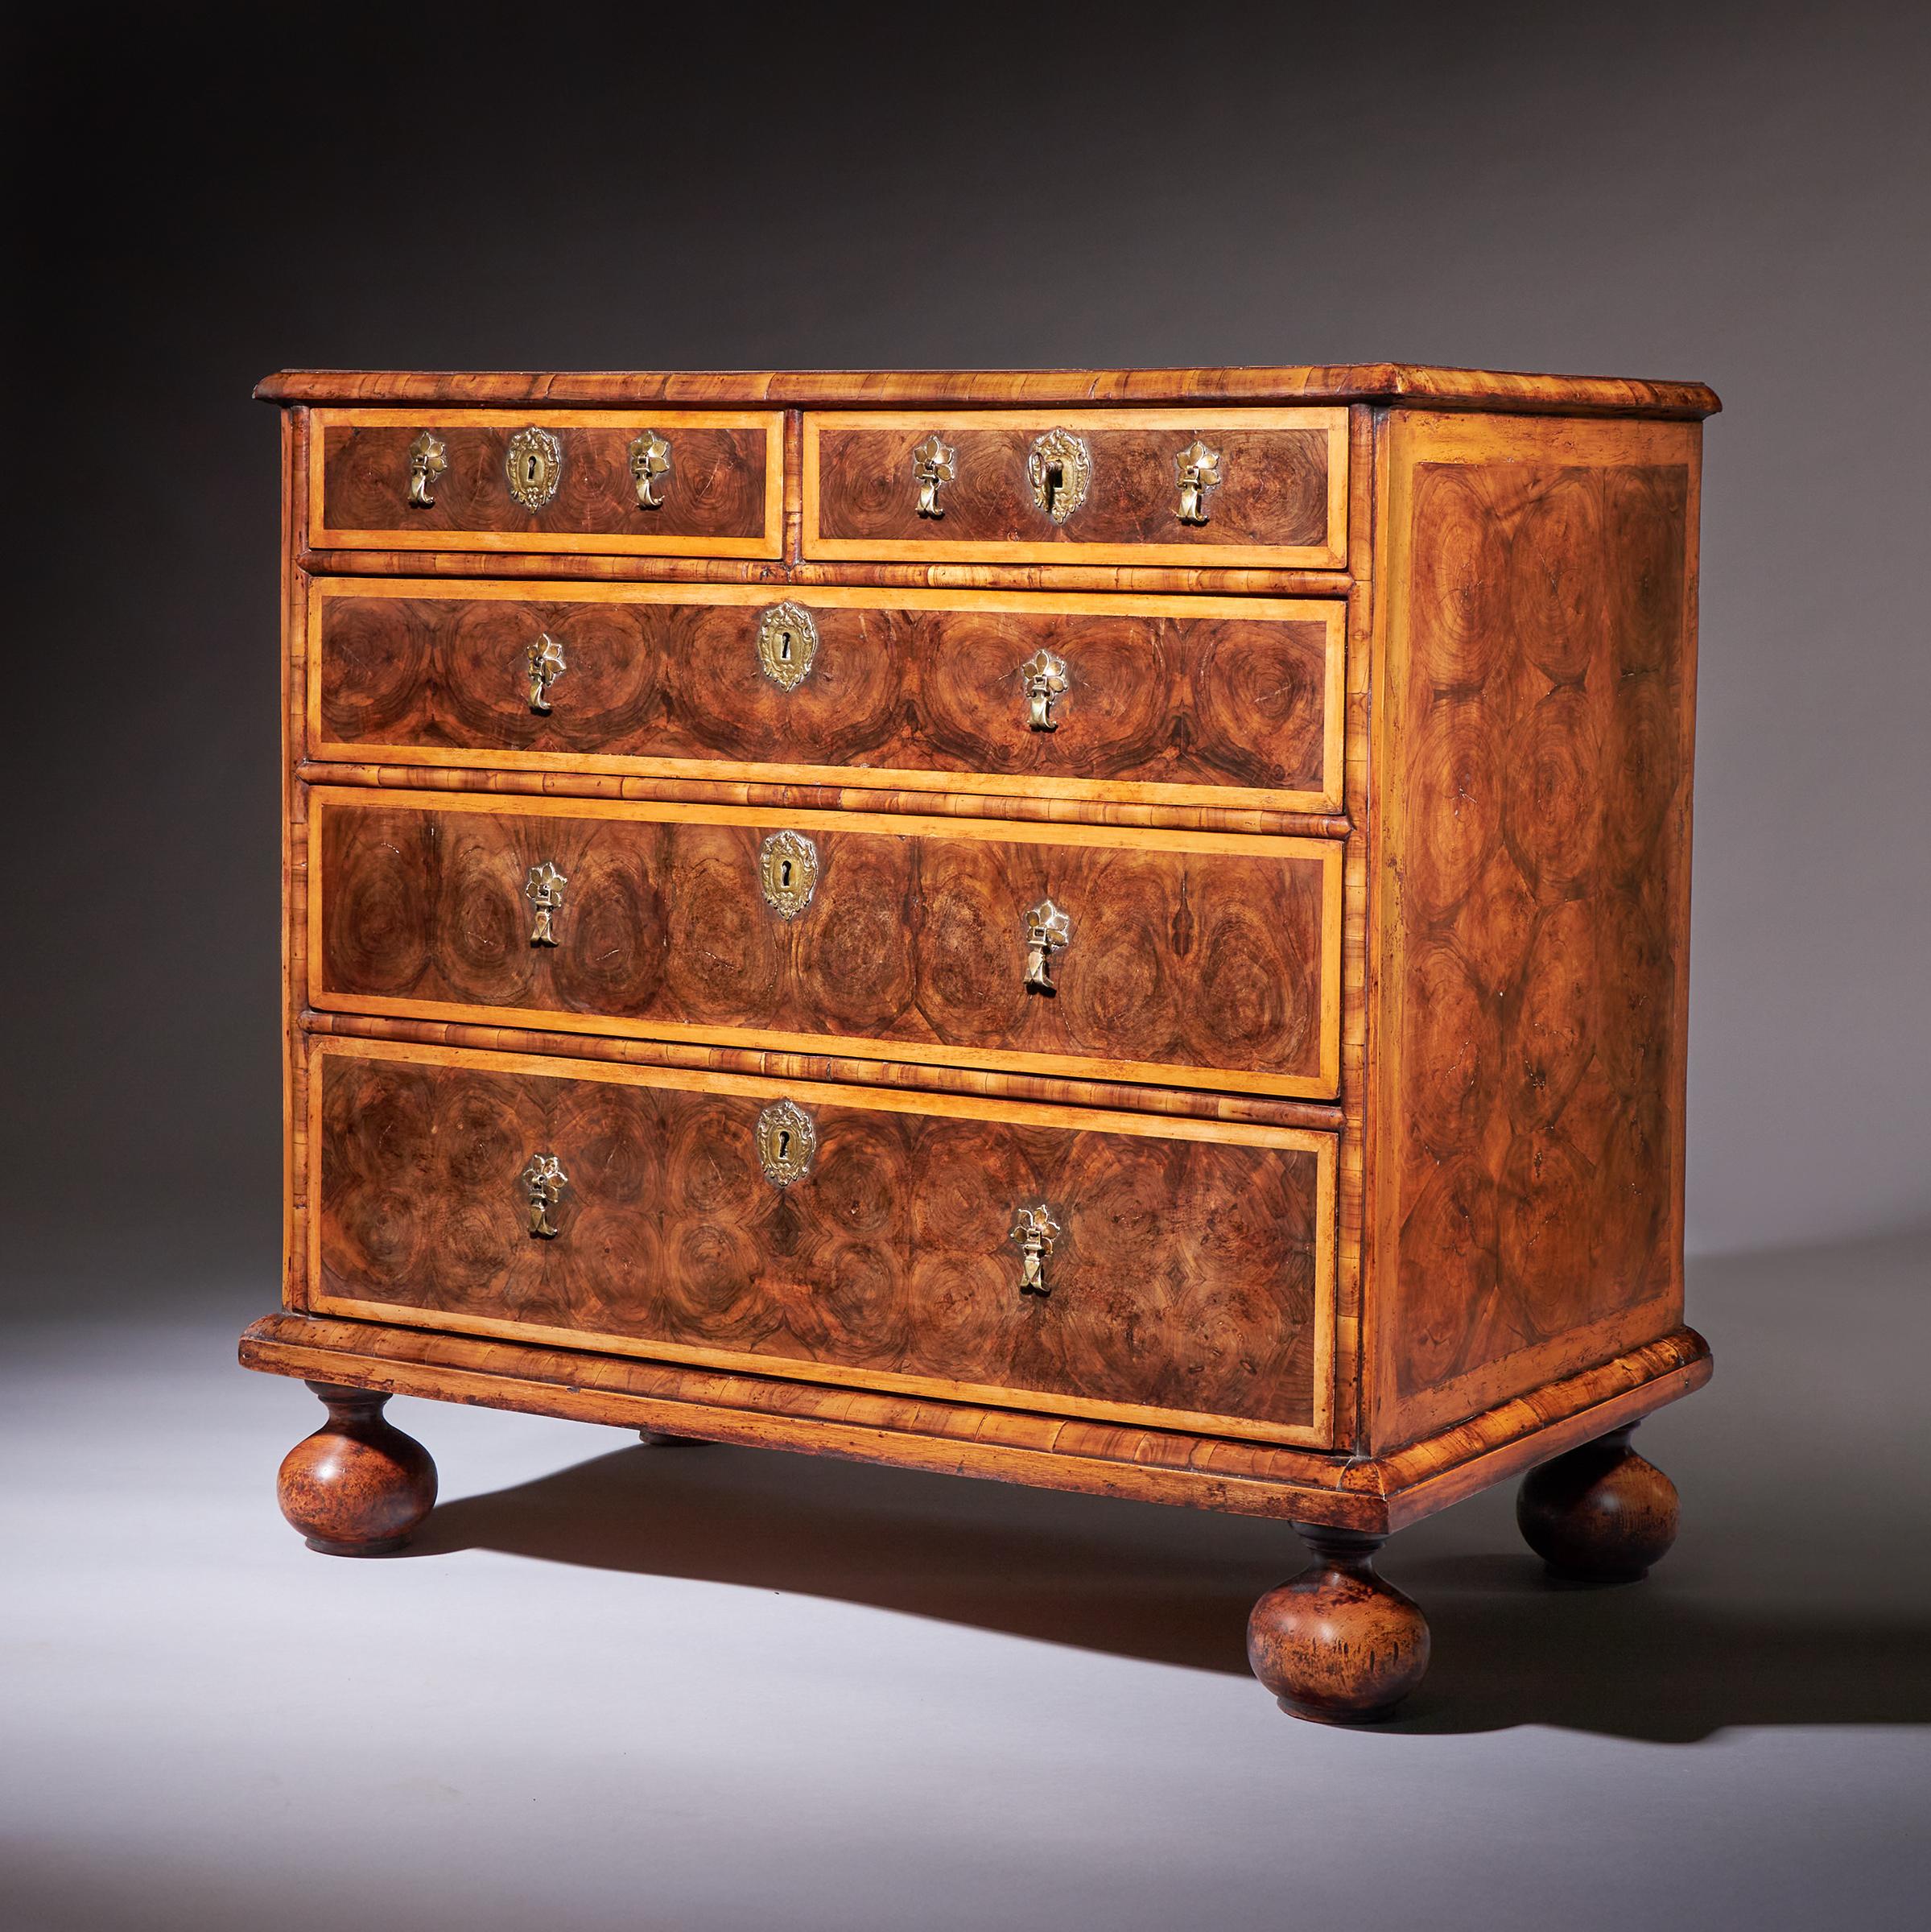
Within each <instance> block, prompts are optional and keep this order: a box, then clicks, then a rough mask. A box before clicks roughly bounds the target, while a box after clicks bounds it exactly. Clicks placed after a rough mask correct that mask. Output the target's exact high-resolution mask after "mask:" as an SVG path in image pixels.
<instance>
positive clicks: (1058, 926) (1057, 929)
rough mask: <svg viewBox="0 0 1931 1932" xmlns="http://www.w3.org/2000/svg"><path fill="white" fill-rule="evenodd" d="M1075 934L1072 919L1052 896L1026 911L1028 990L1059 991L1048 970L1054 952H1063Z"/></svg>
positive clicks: (1026, 978) (1039, 991)
mask: <svg viewBox="0 0 1931 1932" xmlns="http://www.w3.org/2000/svg"><path fill="white" fill-rule="evenodd" d="M1072 937H1073V922H1072V921H1071V919H1069V918H1068V917H1067V915H1066V914H1064V913H1063V912H1062V911H1061V910H1059V908H1058V906H1055V905H1054V903H1053V902H1052V901H1051V900H1050V899H1042V900H1041V901H1040V902H1039V903H1038V905H1037V906H1034V908H1033V910H1031V911H1030V912H1029V913H1028V914H1026V915H1025V984H1026V991H1027V992H1029V993H1057V992H1058V990H1059V989H1058V987H1057V986H1055V985H1054V984H1053V980H1052V975H1051V974H1050V972H1049V971H1048V970H1047V965H1048V962H1049V960H1050V958H1051V956H1052V955H1053V954H1054V953H1056V952H1064V951H1065V950H1066V948H1067V945H1068V944H1069V943H1071V939H1072Z"/></svg>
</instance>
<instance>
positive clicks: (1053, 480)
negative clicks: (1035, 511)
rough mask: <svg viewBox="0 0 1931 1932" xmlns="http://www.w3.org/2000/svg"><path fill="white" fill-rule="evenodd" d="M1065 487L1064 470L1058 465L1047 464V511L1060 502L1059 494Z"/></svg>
mask: <svg viewBox="0 0 1931 1932" xmlns="http://www.w3.org/2000/svg"><path fill="white" fill-rule="evenodd" d="M1065 486H1066V471H1065V469H1064V468H1063V467H1062V465H1061V464H1058V463H1049V464H1047V465H1046V508H1047V509H1049V510H1050V509H1051V508H1052V506H1054V504H1055V503H1057V502H1058V501H1059V493H1060V491H1061V490H1062V489H1063V488H1064V487H1065Z"/></svg>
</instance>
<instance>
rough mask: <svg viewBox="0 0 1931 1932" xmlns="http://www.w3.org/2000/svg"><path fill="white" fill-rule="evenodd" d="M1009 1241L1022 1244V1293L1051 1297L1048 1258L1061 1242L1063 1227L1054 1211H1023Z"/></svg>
mask: <svg viewBox="0 0 1931 1932" xmlns="http://www.w3.org/2000/svg"><path fill="white" fill-rule="evenodd" d="M1006 1238H1007V1240H1009V1241H1017V1242H1018V1244H1019V1253H1020V1257H1021V1258H1020V1263H1019V1292H1020V1293H1021V1294H1051V1293H1052V1292H1053V1286H1052V1283H1051V1282H1049V1281H1048V1280H1047V1279H1046V1257H1047V1256H1048V1255H1050V1253H1052V1252H1053V1244H1054V1242H1055V1241H1058V1239H1059V1224H1058V1222H1057V1221H1056V1220H1054V1219H1053V1211H1052V1209H1051V1208H1048V1207H1046V1206H1045V1205H1043V1204H1042V1205H1041V1206H1039V1207H1037V1208H1021V1209H1020V1210H1019V1212H1018V1215H1017V1218H1016V1219H1015V1220H1014V1221H1013V1232H1011V1233H1010V1234H1009V1236H1007V1237H1006Z"/></svg>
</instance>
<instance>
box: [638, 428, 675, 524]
mask: <svg viewBox="0 0 1931 1932" xmlns="http://www.w3.org/2000/svg"><path fill="white" fill-rule="evenodd" d="M669 475H670V444H668V443H666V441H665V440H664V439H663V438H662V436H659V435H658V433H657V431H655V430H654V429H647V430H646V431H644V433H643V434H642V436H638V437H637V438H636V440H634V441H633V443H632V444H631V445H630V481H631V482H632V483H633V485H635V486H636V489H637V508H638V509H639V510H662V508H663V506H664V499H663V497H662V494H661V493H660V492H659V490H658V484H660V483H661V482H662V481H663V479H664V478H665V477H667V476H669Z"/></svg>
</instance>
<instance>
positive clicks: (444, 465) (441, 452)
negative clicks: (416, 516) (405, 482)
mask: <svg viewBox="0 0 1931 1932" xmlns="http://www.w3.org/2000/svg"><path fill="white" fill-rule="evenodd" d="M448 467H449V448H448V444H445V443H444V442H443V441H442V440H441V439H440V438H439V437H437V436H431V434H430V433H429V431H427V430H424V431H423V433H422V434H421V435H420V436H418V437H417V438H416V440H415V441H414V442H413V443H411V444H410V445H409V507H410V508H411V510H434V509H435V480H436V478H437V477H439V476H440V475H441V474H442V473H443V472H444V470H446V469H448Z"/></svg>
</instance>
